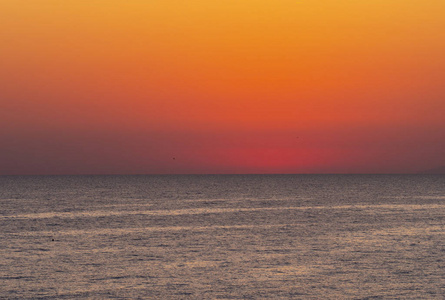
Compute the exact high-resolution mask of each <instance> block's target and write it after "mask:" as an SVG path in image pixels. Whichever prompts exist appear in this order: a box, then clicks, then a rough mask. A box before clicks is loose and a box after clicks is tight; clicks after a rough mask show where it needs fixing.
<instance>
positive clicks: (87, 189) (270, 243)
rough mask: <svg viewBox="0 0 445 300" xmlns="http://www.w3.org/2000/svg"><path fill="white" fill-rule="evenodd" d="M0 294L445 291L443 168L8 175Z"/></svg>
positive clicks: (261, 295) (402, 295) (406, 295)
mask: <svg viewBox="0 0 445 300" xmlns="http://www.w3.org/2000/svg"><path fill="white" fill-rule="evenodd" d="M0 298H1V299H78V298H93V299H266V298H270V299H445V176H444V175H174V176H173V175H165V176H154V175H153V176H143V175H140V176H0Z"/></svg>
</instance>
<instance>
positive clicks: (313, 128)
mask: <svg viewBox="0 0 445 300" xmlns="http://www.w3.org/2000/svg"><path fill="white" fill-rule="evenodd" d="M444 16H445V1H443V0H429V1H425V0H416V1H414V0H373V1H352V0H335V1H334V0H326V1H295V0H293V1H290V0H289V1H280V0H278V1H269V0H255V1H254V0H243V1H239V0H224V1H222V0H221V1H208V0H205V1H204V0H196V1H182V0H181V1H180V0H177V1H173V0H163V1H151V0H126V1H121V0H89V1H79V0H64V1H60V0H33V1H29V0H0V174H152V173H155V174H156V173H410V172H417V171H420V170H424V169H429V168H433V167H437V166H441V165H445V150H444V149H445V117H444V116H445V55H444V53H445V18H444ZM173 157H175V159H174V160H173Z"/></svg>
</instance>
